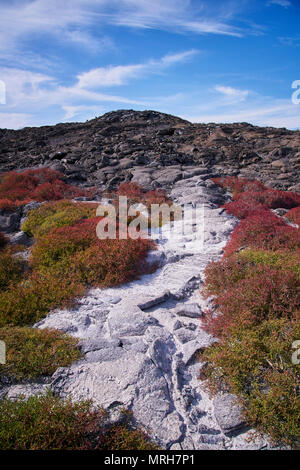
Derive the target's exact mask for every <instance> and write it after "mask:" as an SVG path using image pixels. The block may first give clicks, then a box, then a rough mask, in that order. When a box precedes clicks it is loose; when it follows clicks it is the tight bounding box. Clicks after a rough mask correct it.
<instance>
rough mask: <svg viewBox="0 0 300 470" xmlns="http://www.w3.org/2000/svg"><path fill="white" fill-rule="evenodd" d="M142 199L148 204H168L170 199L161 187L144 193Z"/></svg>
mask: <svg viewBox="0 0 300 470" xmlns="http://www.w3.org/2000/svg"><path fill="white" fill-rule="evenodd" d="M144 199H145V201H146V203H147V205H148V206H150V205H151V204H169V203H170V202H171V201H170V199H169V198H168V196H167V193H166V192H165V191H164V190H163V189H154V190H153V191H147V192H146V193H145V194H144Z"/></svg>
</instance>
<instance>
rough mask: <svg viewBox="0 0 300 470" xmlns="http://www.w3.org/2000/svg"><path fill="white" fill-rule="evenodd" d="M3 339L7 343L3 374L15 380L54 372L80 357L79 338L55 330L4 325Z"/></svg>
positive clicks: (1, 334) (1, 332) (0, 333)
mask: <svg viewBox="0 0 300 470" xmlns="http://www.w3.org/2000/svg"><path fill="white" fill-rule="evenodd" d="M0 340H1V341H5V344H6V364H4V365H0V374H1V375H5V376H7V377H10V378H11V379H13V380H24V379H25V380H27V379H34V378H36V377H38V376H41V375H52V374H53V373H54V372H55V371H56V369H58V368H59V367H66V366H69V365H70V364H71V363H72V362H74V361H76V360H78V359H79V358H80V357H81V353H80V351H79V348H78V346H77V344H78V340H77V339H75V338H72V337H71V336H67V335H65V334H64V333H62V332H60V331H56V330H48V329H45V330H38V329H36V328H26V327H23V328H18V327H14V328H11V327H5V328H0Z"/></svg>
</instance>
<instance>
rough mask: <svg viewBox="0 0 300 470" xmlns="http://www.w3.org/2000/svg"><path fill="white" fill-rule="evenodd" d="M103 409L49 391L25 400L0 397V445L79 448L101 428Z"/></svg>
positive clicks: (3, 446)
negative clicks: (65, 398)
mask: <svg viewBox="0 0 300 470" xmlns="http://www.w3.org/2000/svg"><path fill="white" fill-rule="evenodd" d="M104 421H105V413H104V411H103V410H97V411H93V410H92V409H91V403H90V402H88V401H84V402H79V403H72V402H71V401H70V400H61V399H59V398H58V397H55V396H53V395H52V394H50V393H48V394H47V395H46V396H33V397H30V398H29V399H28V400H26V401H23V400H21V399H20V400H17V401H10V400H7V399H5V400H2V401H0V449H1V450H6V449H14V450H55V449H57V450H58V449H63V450H70V449H81V448H84V447H85V445H86V440H87V438H88V436H89V435H90V434H93V433H97V434H98V433H100V432H102V427H103V423H104Z"/></svg>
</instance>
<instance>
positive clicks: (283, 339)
mask: <svg viewBox="0 0 300 470" xmlns="http://www.w3.org/2000/svg"><path fill="white" fill-rule="evenodd" d="M299 337H300V322H299V319H298V320H297V321H287V319H285V318H281V319H276V320H268V321H264V322H262V323H261V324H260V325H258V326H256V327H255V328H247V329H245V328H243V327H241V326H240V325H238V324H236V326H235V328H234V330H232V332H231V335H230V337H228V338H225V339H224V340H223V341H221V342H220V343H219V344H214V345H213V346H211V347H210V348H208V349H206V350H205V351H204V352H203V353H202V354H201V356H200V360H201V362H204V367H203V369H202V373H201V376H202V378H203V379H207V380H208V384H209V387H210V389H211V390H212V391H213V392H216V391H218V390H223V391H231V392H232V393H235V394H237V395H238V396H239V397H240V398H241V399H242V401H243V404H244V413H245V418H246V420H247V422H248V423H249V424H250V425H251V426H256V427H257V428H258V430H260V431H262V432H263V433H266V432H267V433H268V434H269V435H270V436H271V437H272V438H273V440H274V441H280V442H281V443H285V444H287V445H292V446H299V445H300V427H299V414H300V402H299V397H298V384H299V379H300V375H299V366H297V365H295V364H293V363H292V360H291V355H292V351H293V350H292V344H293V342H294V341H295V340H297V339H299Z"/></svg>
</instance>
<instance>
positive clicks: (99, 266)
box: [0, 217, 154, 326]
mask: <svg viewBox="0 0 300 470" xmlns="http://www.w3.org/2000/svg"><path fill="white" fill-rule="evenodd" d="M99 220H100V218H99V217H98V218H97V217H96V218H92V219H82V220H80V221H78V222H77V223H75V224H74V225H72V226H65V227H60V228H56V229H52V230H51V231H50V232H49V233H46V234H45V235H43V236H41V237H40V238H39V239H38V241H37V243H36V244H35V245H34V247H33V249H32V255H31V258H30V267H31V271H29V272H28V273H27V275H26V276H24V277H23V279H22V280H21V281H20V282H19V283H17V284H14V285H10V286H9V287H8V288H7V289H6V291H5V292H0V326H5V325H15V326H23V325H27V324H33V323H35V322H36V321H38V320H40V319H41V318H43V317H44V316H45V315H46V314H47V313H48V311H49V310H50V309H53V308H56V307H61V306H65V305H67V304H68V303H70V302H71V301H72V299H74V298H75V297H77V296H80V295H82V294H83V293H84V292H85V289H86V288H88V287H91V286H101V287H104V286H112V285H117V284H120V283H123V282H127V281H131V280H133V279H136V278H137V277H139V275H141V274H142V273H145V272H148V271H149V268H148V266H147V264H146V257H147V254H148V252H149V250H150V249H152V248H154V244H153V242H152V241H150V240H145V239H137V240H133V239H126V240H122V239H118V238H117V239H115V240H110V239H107V240H99V239H98V238H97V236H96V226H97V223H98V222H99Z"/></svg>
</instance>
